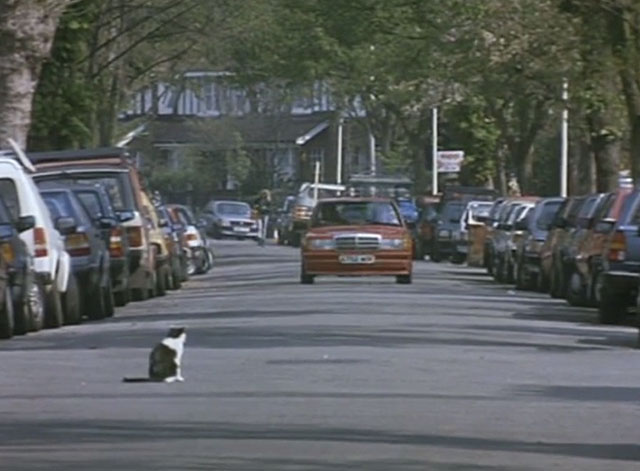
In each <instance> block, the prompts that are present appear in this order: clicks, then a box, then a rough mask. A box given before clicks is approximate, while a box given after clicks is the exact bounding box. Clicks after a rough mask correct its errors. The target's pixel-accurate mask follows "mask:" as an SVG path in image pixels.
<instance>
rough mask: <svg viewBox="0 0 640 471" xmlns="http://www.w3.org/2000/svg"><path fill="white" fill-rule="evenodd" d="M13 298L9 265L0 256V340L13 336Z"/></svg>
mask: <svg viewBox="0 0 640 471" xmlns="http://www.w3.org/2000/svg"><path fill="white" fill-rule="evenodd" d="M13 323H14V312H13V297H12V295H11V284H10V282H9V263H8V262H7V260H5V258H4V256H3V255H0V338H2V339H8V338H11V337H12V336H13Z"/></svg>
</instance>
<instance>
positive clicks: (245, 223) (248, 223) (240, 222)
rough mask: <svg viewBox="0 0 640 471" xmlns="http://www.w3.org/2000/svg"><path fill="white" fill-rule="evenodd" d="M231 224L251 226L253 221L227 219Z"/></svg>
mask: <svg viewBox="0 0 640 471" xmlns="http://www.w3.org/2000/svg"><path fill="white" fill-rule="evenodd" d="M229 222H230V223H231V225H232V226H240V227H251V226H253V223H252V222H251V221H229Z"/></svg>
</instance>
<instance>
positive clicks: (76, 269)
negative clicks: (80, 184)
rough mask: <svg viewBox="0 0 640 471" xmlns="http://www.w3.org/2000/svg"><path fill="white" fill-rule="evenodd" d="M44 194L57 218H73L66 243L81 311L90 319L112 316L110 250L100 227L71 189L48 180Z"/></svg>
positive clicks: (73, 320) (68, 319) (68, 320)
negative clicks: (97, 226) (77, 289)
mask: <svg viewBox="0 0 640 471" xmlns="http://www.w3.org/2000/svg"><path fill="white" fill-rule="evenodd" d="M40 193H41V194H42V197H43V199H44V200H45V202H46V204H47V207H48V208H49V212H50V213H51V216H52V217H53V218H54V220H56V221H60V220H63V219H68V220H70V221H72V224H73V229H71V230H68V231H65V246H66V248H67V252H68V253H69V255H70V256H71V265H72V268H73V274H74V275H75V278H76V280H77V283H78V287H79V292H80V300H81V304H80V305H81V310H80V312H81V313H82V314H84V315H85V316H87V317H88V318H89V319H102V318H104V317H106V316H112V315H113V313H114V300H113V290H112V284H111V277H110V273H109V270H110V268H109V263H110V258H109V250H108V247H107V246H106V244H105V242H104V240H103V238H102V235H101V233H100V231H99V229H97V228H96V227H95V226H94V224H93V222H92V220H91V218H90V217H89V214H88V213H87V212H86V210H85V209H84V207H83V206H82V203H81V202H80V200H79V199H78V198H77V196H76V195H75V193H74V192H73V191H72V190H71V189H69V188H66V187H63V186H59V185H58V186H56V185H50V184H46V183H44V184H40ZM80 320H81V317H80V316H76V315H71V314H68V315H67V317H66V318H65V321H66V323H69V324H73V323H77V322H80Z"/></svg>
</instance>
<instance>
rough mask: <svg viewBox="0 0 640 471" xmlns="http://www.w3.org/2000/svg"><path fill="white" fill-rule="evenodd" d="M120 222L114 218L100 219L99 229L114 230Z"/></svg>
mask: <svg viewBox="0 0 640 471" xmlns="http://www.w3.org/2000/svg"><path fill="white" fill-rule="evenodd" d="M117 224H118V222H117V221H116V220H115V219H113V218H108V217H102V218H100V219H98V227H99V228H100V229H113V228H114V227H116V225H117Z"/></svg>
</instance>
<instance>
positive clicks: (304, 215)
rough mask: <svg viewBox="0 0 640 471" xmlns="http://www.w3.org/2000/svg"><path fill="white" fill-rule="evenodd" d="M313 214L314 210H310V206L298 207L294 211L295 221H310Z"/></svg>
mask: <svg viewBox="0 0 640 471" xmlns="http://www.w3.org/2000/svg"><path fill="white" fill-rule="evenodd" d="M312 212H313V208H310V207H309V206H296V207H295V208H294V209H293V217H294V218H295V219H309V218H310V217H311V213H312Z"/></svg>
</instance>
